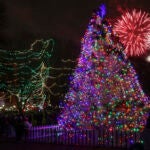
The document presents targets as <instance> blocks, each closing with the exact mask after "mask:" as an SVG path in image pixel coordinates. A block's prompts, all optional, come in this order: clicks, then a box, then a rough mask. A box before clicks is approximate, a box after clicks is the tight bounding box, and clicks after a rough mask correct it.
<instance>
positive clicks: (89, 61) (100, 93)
mask: <svg viewBox="0 0 150 150" xmlns="http://www.w3.org/2000/svg"><path fill="white" fill-rule="evenodd" d="M81 42H82V49H81V54H80V57H79V59H78V64H77V67H76V69H75V72H74V74H73V79H72V80H71V81H70V88H69V91H68V93H67V94H66V95H65V100H64V106H63V108H62V113H61V115H60V116H59V117H58V124H59V125H60V126H61V127H62V128H65V129H67V130H70V129H77V130H78V129H97V128H100V126H105V127H107V128H108V130H112V129H114V127H115V129H117V130H120V131H136V132H138V131H141V130H142V129H143V128H144V126H145V122H146V119H147V115H148V114H147V110H148V109H149V101H148V98H147V97H146V95H145V94H144V92H143V90H142V88H141V86H140V84H139V81H138V76H137V74H136V72H135V70H134V68H133V67H132V65H131V63H130V61H129V60H128V59H127V57H126V55H125V54H124V52H123V50H124V48H123V46H122V44H120V43H119V42H118V39H117V38H116V37H115V36H114V35H113V34H112V27H111V25H109V23H108V22H107V21H106V20H105V18H103V17H102V16H101V13H99V10H98V11H97V12H96V13H94V14H93V16H92V19H91V20H90V23H89V26H88V29H87V30H86V32H85V35H84V37H83V39H82V41H81ZM131 136H132V135H131ZM131 139H132V137H131Z"/></svg>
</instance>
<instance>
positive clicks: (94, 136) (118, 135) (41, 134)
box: [26, 126, 140, 148]
mask: <svg viewBox="0 0 150 150" xmlns="http://www.w3.org/2000/svg"><path fill="white" fill-rule="evenodd" d="M26 140H27V141H29V142H38V143H39V142H41V143H54V144H64V145H82V146H100V147H122V148H128V147H130V145H131V144H133V143H136V142H140V133H139V132H121V131H118V130H115V129H113V130H111V131H108V130H107V129H105V128H103V127H101V128H99V129H97V130H70V131H66V130H63V129H61V128H60V127H59V126H39V127H32V128H31V129H30V130H29V133H28V135H27V137H26Z"/></svg>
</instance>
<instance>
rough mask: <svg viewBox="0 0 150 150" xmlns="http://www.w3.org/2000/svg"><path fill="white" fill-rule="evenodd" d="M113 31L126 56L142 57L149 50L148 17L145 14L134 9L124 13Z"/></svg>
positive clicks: (149, 25) (149, 31) (149, 28)
mask: <svg viewBox="0 0 150 150" xmlns="http://www.w3.org/2000/svg"><path fill="white" fill-rule="evenodd" d="M113 31H114V32H115V33H116V34H118V36H119V38H120V41H121V42H122V44H123V45H124V46H125V53H126V54H127V55H128V56H139V55H142V54H144V53H145V52H146V50H147V49H148V48H150V15H149V14H148V13H146V12H142V11H137V10H135V9H134V10H133V11H132V12H125V13H124V14H123V15H122V16H121V18H120V19H118V20H117V22H116V23H115V25H114V29H113Z"/></svg>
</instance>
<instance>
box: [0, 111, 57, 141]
mask: <svg viewBox="0 0 150 150" xmlns="http://www.w3.org/2000/svg"><path fill="white" fill-rule="evenodd" d="M53 124H56V119H55V117H54V116H52V115H49V114H48V113H45V112H30V113H25V114H19V113H10V112H9V113H0V137H6V138H16V141H20V140H22V138H25V136H26V135H27V134H28V129H29V128H31V127H32V126H41V125H53Z"/></svg>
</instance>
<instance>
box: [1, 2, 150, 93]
mask: <svg viewBox="0 0 150 150" xmlns="http://www.w3.org/2000/svg"><path fill="white" fill-rule="evenodd" d="M101 3H105V4H106V6H107V12H108V17H110V18H111V19H114V20H115V19H116V18H117V16H119V15H120V13H121V10H125V9H132V8H137V9H141V10H144V11H146V12H149V13H150V9H149V8H150V1H149V0H105V1H104V0H103V1H102V0H74V1H73V0H9V1H6V0H0V20H1V22H0V48H1V49H28V48H30V44H31V43H32V42H33V41H34V40H36V39H41V38H43V39H49V38H54V39H55V40H56V43H55V45H56V47H57V55H58V56H59V57H61V58H71V59H74V60H75V59H76V58H77V57H78V56H79V53H80V41H81V38H82V37H83V35H84V32H85V30H86V28H87V25H88V22H89V20H90V17H91V15H92V12H93V10H94V9H97V8H98V6H99V5H100V4H101ZM58 47H59V48H58ZM149 54H150V53H147V54H145V56H141V57H137V58H130V59H131V61H132V63H133V65H134V66H135V68H136V71H137V73H138V75H139V79H140V82H141V84H142V86H143V89H144V91H145V92H146V93H147V94H149V95H150V79H149V74H150V69H149V67H150V63H148V62H146V61H145V57H146V56H148V55H149Z"/></svg>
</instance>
